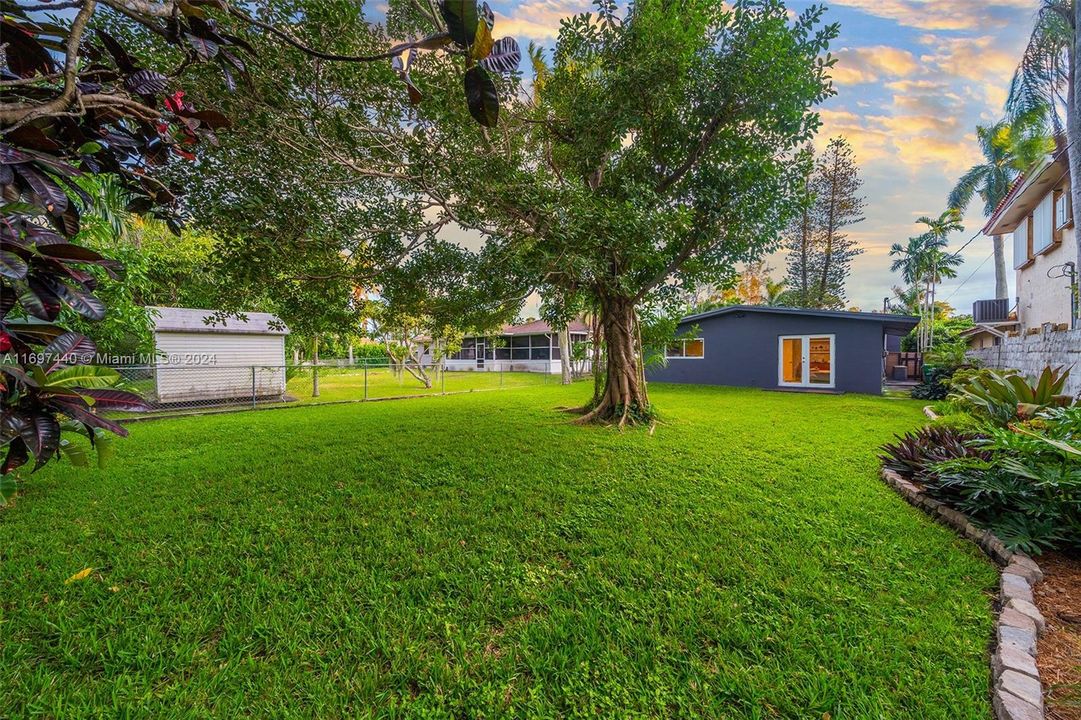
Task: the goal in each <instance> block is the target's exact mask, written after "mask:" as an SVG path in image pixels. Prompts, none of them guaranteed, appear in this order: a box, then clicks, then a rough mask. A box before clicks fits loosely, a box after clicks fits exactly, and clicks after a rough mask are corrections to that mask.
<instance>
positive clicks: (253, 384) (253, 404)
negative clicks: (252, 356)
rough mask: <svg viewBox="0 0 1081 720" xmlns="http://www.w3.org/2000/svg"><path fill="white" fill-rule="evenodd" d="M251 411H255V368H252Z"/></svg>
mask: <svg viewBox="0 0 1081 720" xmlns="http://www.w3.org/2000/svg"><path fill="white" fill-rule="evenodd" d="M251 409H252V410H254V409H255V366H254V365H252V366H251Z"/></svg>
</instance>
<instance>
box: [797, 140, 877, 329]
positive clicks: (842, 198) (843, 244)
mask: <svg viewBox="0 0 1081 720" xmlns="http://www.w3.org/2000/svg"><path fill="white" fill-rule="evenodd" d="M862 185H863V181H862V180H861V179H860V177H859V166H858V165H856V161H855V157H854V153H853V152H852V146H851V145H849V143H848V141H847V140H845V139H844V138H843V137H837V138H834V139H832V140H831V141H830V143H829V145H828V146H827V148H826V150H825V152H824V153H823V154H822V156H821V157H819V158H818V159H817V160H816V162H815V164H814V170H813V171H812V172H811V174H810V175H809V176H808V178H807V180H806V189H805V193H806V195H805V197H804V200H805V206H804V209H803V212H801V213H800V214H799V215H798V216H797V217H796V218H795V220H794V221H793V222H792V223H791V224H790V225H789V226H788V228H786V231H785V233H784V235H785V237H784V246H785V248H786V249H787V250H788V263H787V264H788V278H787V285H788V290H787V291H786V293H785V302H786V303H787V304H790V305H793V306H796V307H808V308H843V307H844V306H845V281H846V280H847V279H848V275H849V273H850V272H851V268H852V259H853V258H855V257H856V256H857V255H859V254H860V253H862V252H863V250H862V249H860V248H859V247H857V245H856V241H855V240H853V239H852V238H850V237H849V236H848V235H847V233H844V232H842V230H843V229H844V228H846V227H848V226H850V225H854V224H856V223H859V222H862V221H863V219H864V217H863V208H864V205H865V199H864V198H863V197H862V196H861V195H860V194H859V190H860V187H861V186H862Z"/></svg>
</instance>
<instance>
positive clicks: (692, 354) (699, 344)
mask: <svg viewBox="0 0 1081 720" xmlns="http://www.w3.org/2000/svg"><path fill="white" fill-rule="evenodd" d="M664 356H665V357H666V358H668V359H669V360H676V359H689V360H701V359H702V358H704V357H705V356H706V341H705V340H703V339H702V338H690V339H687V340H676V341H675V342H671V343H668V347H666V348H665V350H664Z"/></svg>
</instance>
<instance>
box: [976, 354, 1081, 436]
mask: <svg viewBox="0 0 1081 720" xmlns="http://www.w3.org/2000/svg"><path fill="white" fill-rule="evenodd" d="M1069 377H1070V371H1069V370H1064V369H1063V368H1061V367H1059V368H1052V367H1050V366H1048V367H1045V368H1044V370H1043V372H1042V373H1040V377H1039V378H1037V380H1036V383H1035V384H1034V385H1033V384H1030V383H1029V382H1028V381H1027V380H1025V378H1023V377H1021V376H1020V375H1017V374H1016V373H1011V372H1005V371H997V370H988V371H986V372H984V373H980V374H979V375H977V376H975V377H973V378H972V379H970V380H969V381H968V382H966V383H964V384H962V385H960V386H959V387H958V388H957V391H956V396H957V398H958V400H959V401H960V402H963V403H965V404H967V405H968V406H969V407H971V408H972V409H973V411H974V412H975V413H976V414H978V415H981V416H982V417H984V418H986V419H988V420H990V421H992V422H994V423H997V424H999V425H1006V424H1007V423H1009V422H1012V421H1013V420H1016V419H1018V418H1025V417H1032V416H1034V415H1035V414H1036V413H1037V412H1039V411H1040V410H1043V409H1045V408H1049V407H1067V406H1069V405H1072V404H1073V403H1074V399H1073V398H1072V397H1070V396H1068V395H1063V394H1062V391H1063V388H1064V387H1065V385H1066V380H1067V379H1069Z"/></svg>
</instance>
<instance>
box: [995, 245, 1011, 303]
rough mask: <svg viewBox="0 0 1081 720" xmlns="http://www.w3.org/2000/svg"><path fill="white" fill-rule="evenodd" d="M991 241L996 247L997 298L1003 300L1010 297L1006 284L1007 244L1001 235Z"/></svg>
mask: <svg viewBox="0 0 1081 720" xmlns="http://www.w3.org/2000/svg"><path fill="white" fill-rule="evenodd" d="M991 240H992V243H993V244H994V247H995V298H996V299H998V300H1002V299H1003V298H1008V297H1010V289H1009V286H1008V285H1007V284H1006V242H1005V239H1004V238H1003V237H1002V236H1001V235H995V236H994V237H993V238H992V239H991Z"/></svg>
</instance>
